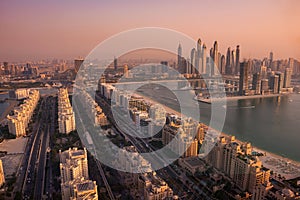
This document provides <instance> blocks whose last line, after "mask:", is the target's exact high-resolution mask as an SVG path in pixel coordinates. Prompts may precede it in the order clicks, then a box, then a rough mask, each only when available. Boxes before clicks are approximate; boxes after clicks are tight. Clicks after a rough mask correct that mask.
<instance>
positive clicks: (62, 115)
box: [58, 88, 76, 134]
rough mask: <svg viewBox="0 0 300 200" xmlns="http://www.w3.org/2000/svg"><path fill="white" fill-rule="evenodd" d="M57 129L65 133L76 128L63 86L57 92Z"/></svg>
mask: <svg viewBox="0 0 300 200" xmlns="http://www.w3.org/2000/svg"><path fill="white" fill-rule="evenodd" d="M58 129H59V132H60V133H65V134H68V133H70V132H71V131H74V130H75V129H76V127H75V116H74V112H73V109H72V106H71V104H70V100H69V95H68V90H67V89H65V88H60V89H59V92H58Z"/></svg>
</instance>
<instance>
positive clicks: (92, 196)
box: [62, 178, 98, 200]
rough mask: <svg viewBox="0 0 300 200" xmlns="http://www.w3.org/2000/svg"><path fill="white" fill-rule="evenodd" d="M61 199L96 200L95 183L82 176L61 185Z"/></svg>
mask: <svg viewBox="0 0 300 200" xmlns="http://www.w3.org/2000/svg"><path fill="white" fill-rule="evenodd" d="M62 195H63V198H62V199H68V200H98V192H97V184H96V182H95V181H91V180H85V179H84V178H81V179H75V180H73V181H70V182H69V183H68V184H64V185H63V186H62Z"/></svg>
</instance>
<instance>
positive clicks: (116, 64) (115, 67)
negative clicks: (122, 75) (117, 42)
mask: <svg viewBox="0 0 300 200" xmlns="http://www.w3.org/2000/svg"><path fill="white" fill-rule="evenodd" d="M114 69H115V70H117V69H118V59H117V58H116V57H115V58H114Z"/></svg>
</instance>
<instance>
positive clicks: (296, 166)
mask: <svg viewBox="0 0 300 200" xmlns="http://www.w3.org/2000/svg"><path fill="white" fill-rule="evenodd" d="M137 95H139V96H141V97H143V98H144V99H145V100H146V101H149V102H152V103H155V104H160V105H162V104H161V103H159V102H157V101H155V100H153V99H151V98H150V97H147V96H145V95H143V94H141V93H137ZM257 96H258V97H257V98H261V97H259V95H257ZM263 96H264V97H274V96H270V95H268V96H266V95H263ZM276 96H279V95H276ZM247 97H249V96H247ZM249 99H250V98H249ZM232 100H233V99H232ZM234 100H236V99H234ZM163 107H164V109H165V110H166V112H169V113H173V114H176V115H178V116H181V113H179V112H178V111H176V110H174V109H172V108H170V107H168V106H165V105H163ZM201 123H202V122H201ZM204 125H205V126H207V127H209V126H208V125H207V124H204ZM209 128H210V129H212V130H214V131H217V132H220V131H218V130H215V129H213V128H211V127H209ZM220 136H225V137H229V136H230V135H229V134H226V133H223V132H221V133H220ZM235 140H236V141H237V142H238V143H240V144H243V143H245V142H247V141H241V140H239V139H237V138H235ZM251 146H252V150H253V151H256V152H259V153H264V154H265V155H264V156H259V159H260V160H261V162H262V164H263V166H265V167H267V168H269V169H270V170H272V171H273V172H274V173H276V174H280V175H281V176H282V177H285V178H286V179H293V178H296V177H300V162H298V161H295V160H292V159H290V158H286V157H283V156H281V155H278V154H275V153H272V152H269V151H265V150H263V149H260V148H258V147H256V146H253V145H252V144H251Z"/></svg>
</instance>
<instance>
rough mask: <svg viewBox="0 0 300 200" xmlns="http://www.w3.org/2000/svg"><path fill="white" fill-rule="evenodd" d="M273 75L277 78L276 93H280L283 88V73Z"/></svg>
mask: <svg viewBox="0 0 300 200" xmlns="http://www.w3.org/2000/svg"><path fill="white" fill-rule="evenodd" d="M275 74H276V75H277V76H278V91H277V93H281V90H282V88H283V81H284V73H281V72H276V73H275Z"/></svg>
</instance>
